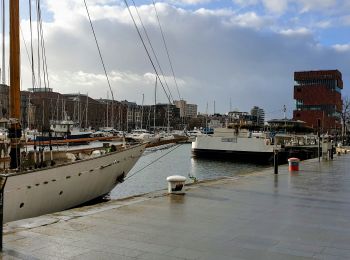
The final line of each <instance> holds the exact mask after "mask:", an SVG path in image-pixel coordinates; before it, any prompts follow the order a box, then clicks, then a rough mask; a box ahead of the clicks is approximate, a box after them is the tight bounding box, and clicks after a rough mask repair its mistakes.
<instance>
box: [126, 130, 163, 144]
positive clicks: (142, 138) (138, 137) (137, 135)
mask: <svg viewBox="0 0 350 260" xmlns="http://www.w3.org/2000/svg"><path fill="white" fill-rule="evenodd" d="M126 137H127V138H130V139H133V140H135V141H137V142H151V143H154V142H158V141H159V138H160V137H159V136H157V135H154V134H151V133H150V132H149V131H147V130H146V129H135V130H133V131H132V132H131V133H130V134H128V135H126Z"/></svg>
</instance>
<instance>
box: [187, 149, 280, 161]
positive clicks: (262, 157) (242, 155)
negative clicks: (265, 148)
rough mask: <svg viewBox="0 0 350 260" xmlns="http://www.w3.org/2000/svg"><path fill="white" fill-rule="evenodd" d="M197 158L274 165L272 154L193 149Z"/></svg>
mask: <svg viewBox="0 0 350 260" xmlns="http://www.w3.org/2000/svg"><path fill="white" fill-rule="evenodd" d="M192 153H193V155H194V156H195V157H199V158H208V159H216V160H221V159H222V160H232V161H239V162H248V163H254V164H255V163H258V164H271V163H273V153H272V152H247V151H234V150H213V149H192Z"/></svg>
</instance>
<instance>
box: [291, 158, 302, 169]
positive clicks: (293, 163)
mask: <svg viewBox="0 0 350 260" xmlns="http://www.w3.org/2000/svg"><path fill="white" fill-rule="evenodd" d="M299 162H300V159H299V158H289V159H288V164H289V167H288V170H289V171H290V172H294V171H299Z"/></svg>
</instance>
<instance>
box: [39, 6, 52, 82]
mask: <svg viewBox="0 0 350 260" xmlns="http://www.w3.org/2000/svg"><path fill="white" fill-rule="evenodd" d="M39 19H40V20H39V28H40V40H41V52H42V59H43V71H44V84H45V88H46V86H47V88H49V87H50V81H49V73H48V69H47V58H46V48H45V38H44V30H43V23H42V16H41V8H40V0H39Z"/></svg>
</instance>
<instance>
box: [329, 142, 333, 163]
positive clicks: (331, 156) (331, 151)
mask: <svg viewBox="0 0 350 260" xmlns="http://www.w3.org/2000/svg"><path fill="white" fill-rule="evenodd" d="M329 157H330V159H331V160H333V145H332V147H331V150H330V155H329Z"/></svg>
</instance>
